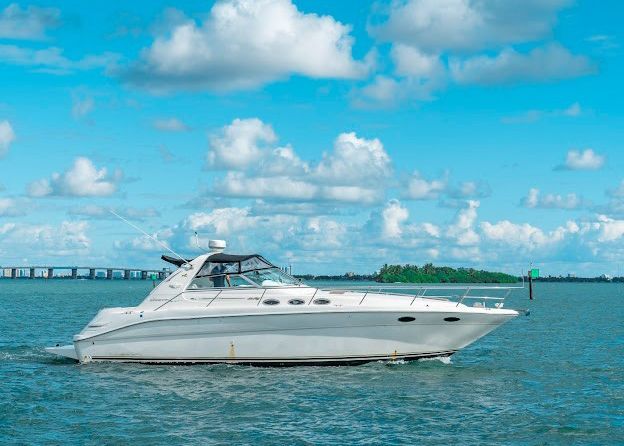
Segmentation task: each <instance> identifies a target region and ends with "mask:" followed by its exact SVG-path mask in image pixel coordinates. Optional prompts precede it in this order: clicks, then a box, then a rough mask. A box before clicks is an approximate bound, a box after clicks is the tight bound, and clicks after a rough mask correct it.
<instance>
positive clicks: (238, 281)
mask: <svg viewBox="0 0 624 446" xmlns="http://www.w3.org/2000/svg"><path fill="white" fill-rule="evenodd" d="M230 286H231V287H237V286H242V287H247V286H252V285H251V284H250V283H249V282H248V281H246V280H245V279H243V278H242V277H241V276H234V275H232V276H230Z"/></svg>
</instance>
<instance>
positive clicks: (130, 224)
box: [108, 209, 193, 268]
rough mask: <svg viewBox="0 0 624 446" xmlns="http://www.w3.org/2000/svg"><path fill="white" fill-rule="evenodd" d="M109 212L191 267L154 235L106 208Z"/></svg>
mask: <svg viewBox="0 0 624 446" xmlns="http://www.w3.org/2000/svg"><path fill="white" fill-rule="evenodd" d="M108 211H109V212H110V213H111V214H113V215H114V216H115V217H117V218H118V219H120V220H121V221H123V222H124V223H126V224H127V225H129V226H131V227H132V228H134V229H136V230H137V231H139V232H140V233H141V234H143V235H145V236H146V237H148V238H150V239H151V240H153V241H155V242H156V243H158V244H159V245H160V246H162V247H163V248H165V249H166V250H167V251H169V252H170V253H171V254H173V255H174V256H176V257H177V258H178V259H180V260H182V261H183V262H184V264H186V265H188V266H190V267H191V268H192V267H193V266H192V265H191V264H190V263H189V262H188V260H186V259H185V258H184V257H182V256H181V255H180V254H178V253H177V252H175V251H174V250H173V249H171V248H169V247H168V246H167V245H165V244H164V243H163V242H161V241H160V240H158V239H157V238H156V237H154V236H152V235H149V234H148V233H147V232H145V231H144V230H143V229H141V228H139V227H138V226H136V225H135V224H133V223H130V222H129V221H128V220H126V219H125V218H123V217H122V216H121V215H119V214H117V213H116V212H115V211H113V210H112V209H109V210H108Z"/></svg>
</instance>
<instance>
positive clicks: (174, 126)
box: [154, 118, 191, 132]
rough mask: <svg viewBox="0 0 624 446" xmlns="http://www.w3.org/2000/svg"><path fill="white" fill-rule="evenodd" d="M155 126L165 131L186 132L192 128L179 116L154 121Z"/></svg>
mask: <svg viewBox="0 0 624 446" xmlns="http://www.w3.org/2000/svg"><path fill="white" fill-rule="evenodd" d="M154 128H155V129H156V130H161V131H163V132H186V131H189V130H190V129H191V128H190V127H189V126H188V125H186V124H185V123H184V122H182V121H180V120H179V119H178V118H163V119H156V120H155V121H154Z"/></svg>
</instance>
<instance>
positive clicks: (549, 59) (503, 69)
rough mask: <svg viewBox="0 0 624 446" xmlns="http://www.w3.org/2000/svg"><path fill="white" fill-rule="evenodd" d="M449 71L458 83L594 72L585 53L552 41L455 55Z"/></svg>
mask: <svg viewBox="0 0 624 446" xmlns="http://www.w3.org/2000/svg"><path fill="white" fill-rule="evenodd" d="M450 71H451V76H452V77H453V79H454V80H455V81H456V82H458V83H460V84H479V85H494V84H507V83H518V82H526V81H529V82H531V81H537V82H541V81H549V80H559V79H568V78H572V77H578V76H585V75H588V74H593V73H594V72H595V71H596V67H595V66H594V65H593V64H592V62H590V60H589V59H588V58H587V57H585V56H582V55H575V54H572V53H570V51H568V50H567V49H566V48H564V47H562V46H561V45H559V44H556V43H552V44H549V45H546V46H544V47H537V48H535V49H533V50H531V51H529V52H528V53H520V52H518V51H516V50H515V49H513V48H506V49H504V50H503V51H501V52H500V53H499V54H497V55H496V56H486V55H482V56H475V57H471V58H468V59H459V58H454V59H451V61H450Z"/></svg>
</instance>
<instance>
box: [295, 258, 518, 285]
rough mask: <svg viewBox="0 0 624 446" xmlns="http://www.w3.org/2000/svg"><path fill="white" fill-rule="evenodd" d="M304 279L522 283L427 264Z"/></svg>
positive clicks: (494, 274)
mask: <svg viewBox="0 0 624 446" xmlns="http://www.w3.org/2000/svg"><path fill="white" fill-rule="evenodd" d="M295 277H297V278H299V279H303V280H345V281H375V282H380V283H515V282H518V281H519V280H522V279H521V278H520V277H517V276H513V275H510V274H505V273H499V272H490V271H483V270H477V269H473V268H457V269H455V268H450V267H448V266H434V265H433V264H431V263H427V264H426V265H423V266H420V267H419V266H417V265H387V264H386V265H384V266H382V267H381V269H380V270H379V272H376V273H373V274H355V273H346V274H344V275H336V276H333V275H331V276H330V275H312V274H304V275H296V276H295Z"/></svg>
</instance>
